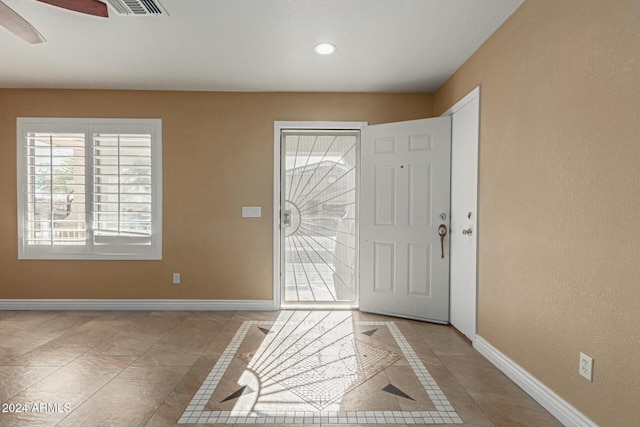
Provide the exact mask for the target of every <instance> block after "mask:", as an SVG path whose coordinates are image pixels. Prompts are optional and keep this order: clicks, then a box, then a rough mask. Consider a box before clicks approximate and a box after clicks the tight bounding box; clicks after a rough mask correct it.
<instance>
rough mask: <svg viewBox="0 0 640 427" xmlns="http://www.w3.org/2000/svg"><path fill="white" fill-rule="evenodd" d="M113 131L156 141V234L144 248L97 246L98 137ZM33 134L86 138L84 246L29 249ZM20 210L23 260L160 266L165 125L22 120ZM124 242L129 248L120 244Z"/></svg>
mask: <svg viewBox="0 0 640 427" xmlns="http://www.w3.org/2000/svg"><path fill="white" fill-rule="evenodd" d="M105 130H109V131H110V132H113V133H116V134H126V133H144V134H150V135H151V147H150V148H151V234H150V243H149V244H145V245H136V244H126V238H122V239H121V238H113V239H111V240H112V241H114V242H115V243H113V244H95V240H96V239H95V238H94V234H93V231H94V227H93V207H92V205H93V185H94V183H93V177H94V173H93V169H94V163H93V161H92V160H93V135H94V134H95V133H97V132H104V131H105ZM34 132H49V133H76V134H84V144H85V146H84V169H85V173H84V187H85V194H84V196H85V223H86V235H85V241H84V244H78V245H51V246H49V245H42V246H40V245H29V244H27V240H26V233H27V227H26V222H27V215H28V208H27V203H28V188H27V186H28V178H27V175H28V166H29V163H28V161H27V158H26V155H25V150H26V147H27V139H26V138H27V135H28V134H29V133H34ZM16 136H17V138H16V139H17V153H16V155H17V163H16V164H17V196H18V197H17V199H18V200H17V202H18V206H17V208H18V209H17V210H18V217H17V222H18V259H21V260H22V259H24V260H29V259H33V260H35V259H42V260H57V259H67V260H161V259H162V120H161V119H111V118H46V117H45V118H42V117H18V118H17V132H16ZM122 241H124V243H125V244H118V242H122Z"/></svg>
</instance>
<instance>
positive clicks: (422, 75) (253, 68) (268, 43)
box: [0, 0, 524, 92]
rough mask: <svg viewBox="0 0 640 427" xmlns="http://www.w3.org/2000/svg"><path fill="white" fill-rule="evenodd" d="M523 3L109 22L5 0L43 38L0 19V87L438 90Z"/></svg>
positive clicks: (210, 1)
mask: <svg viewBox="0 0 640 427" xmlns="http://www.w3.org/2000/svg"><path fill="white" fill-rule="evenodd" d="M523 1H524V0H159V2H160V3H161V4H162V6H164V8H165V9H166V11H167V12H168V16H159V17H157V16H123V15H119V14H117V13H116V12H115V11H114V10H113V9H112V8H110V9H109V15H110V16H109V18H106V19H105V18H97V17H93V16H88V15H82V14H78V13H75V12H70V11H67V10H63V9H59V8H56V7H53V6H50V5H47V4H44V3H40V2H36V1H26V0H4V2H5V3H6V4H7V5H8V6H10V7H11V8H12V9H14V10H15V11H16V12H18V13H20V14H21V15H22V16H23V17H24V18H25V19H26V20H27V21H29V22H30V23H31V24H32V25H33V26H35V27H36V28H37V29H38V30H39V31H40V33H41V34H42V35H43V36H44V37H45V38H46V39H47V43H44V44H39V45H29V44H27V43H25V42H24V41H22V40H21V39H19V38H17V37H16V36H14V35H13V34H11V33H9V32H8V31H6V30H5V29H4V28H2V27H0V87H5V88H44V87H46V88H100V89H157V90H206V91H327V92H346V91H349V92H433V91H434V90H436V89H437V88H438V87H440V85H441V84H442V83H444V81H445V80H446V79H447V78H448V77H449V76H450V75H451V74H453V72H454V71H455V70H456V69H457V68H458V67H459V66H460V65H461V64H462V63H463V62H464V61H465V60H466V59H467V58H469V56H471V54H472V53H473V52H474V51H475V50H476V49H477V48H478V47H479V46H480V45H481V44H482V43H483V42H484V41H485V40H486V39H487V38H488V37H489V36H490V35H491V34H492V33H493V32H494V31H495V30H496V29H497V28H498V27H499V26H500V25H501V24H502V23H503V22H504V21H505V20H506V19H507V18H508V17H509V16H510V15H511V14H512V13H513V12H514V11H515V9H517V8H518V6H520V4H521V3H522V2H523ZM321 41H330V42H332V43H334V44H335V45H336V46H337V48H338V49H337V51H336V52H335V53H334V54H333V55H330V56H318V55H316V54H315V53H314V52H313V47H314V45H315V44H316V43H318V42H321Z"/></svg>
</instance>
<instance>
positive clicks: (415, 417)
mask: <svg viewBox="0 0 640 427" xmlns="http://www.w3.org/2000/svg"><path fill="white" fill-rule="evenodd" d="M361 326H365V327H367V328H366V329H367V330H366V331H364V332H361V334H362V335H364V336H365V337H369V338H370V337H372V336H373V335H374V333H378V332H376V331H377V330H378V329H380V328H386V329H387V330H388V332H389V333H390V335H391V336H392V337H393V341H394V342H395V346H394V348H382V347H383V346H381V345H376V343H375V342H369V343H365V342H362V341H360V339H359V338H358V337H357V336H356V333H355V331H354V328H359V327H361ZM252 328H255V330H257V331H258V333H259V334H260V335H261V336H262V337H263V339H262V342H261V343H260V345H259V348H258V349H257V350H255V351H246V352H239V351H238V350H239V349H240V348H241V346H243V341H245V338H246V337H247V334H249V333H250V331H252ZM258 328H260V329H258ZM374 330H375V331H374ZM380 330H384V329H380ZM372 331H374V332H372ZM246 345H247V344H246V343H245V346H246ZM386 347H389V346H386ZM402 357H404V359H406V363H408V365H409V366H410V368H411V370H412V372H413V373H414V374H415V377H417V380H418V381H419V383H420V384H421V386H422V387H423V388H424V392H425V393H426V396H428V399H429V400H430V401H431V406H432V408H433V409H432V410H400V411H398V410H371V411H369V410H343V409H342V410H341V407H342V405H343V399H345V396H346V395H347V394H348V393H349V392H351V391H352V390H354V389H356V388H358V387H359V386H360V385H362V384H363V383H365V382H367V381H368V380H369V379H371V378H372V377H374V376H375V375H376V374H378V373H380V372H381V371H383V370H384V369H386V368H388V367H389V366H391V365H393V364H394V363H395V362H396V361H398V360H399V359H401V358H402ZM239 361H242V362H239ZM232 363H233V365H232ZM243 364H246V366H244V365H243ZM230 367H231V368H230ZM230 371H233V372H235V373H234V374H229V372H230ZM240 371H241V373H239V374H237V373H238V372H240ZM225 374H227V375H226V376H225ZM234 375H236V376H234ZM232 376H233V378H231V379H230V378H229V377H232ZM223 377H224V379H223ZM237 377H239V378H237ZM236 380H237V381H236ZM229 382H236V383H237V386H235V389H234V390H231V391H230V392H228V393H227V392H225V394H224V395H221V396H218V397H217V398H214V399H212V397H214V394H215V393H216V390H217V389H218V387H219V385H220V384H221V383H225V386H226V387H229V385H230V384H229ZM397 386H398V384H395V385H394V384H388V385H387V386H386V387H384V388H382V387H381V389H382V390H384V391H385V392H388V393H391V394H392V395H395V396H399V397H400V398H403V399H410V400H411V401H415V399H414V398H413V397H411V396H409V395H408V394H406V393H405V392H404V391H402V390H401V389H399V388H398V387H397ZM214 400H215V401H216V402H214V403H212V402H213V401H214ZM232 402H233V407H232V409H230V410H219V409H214V410H212V409H211V408H212V406H213V407H217V408H219V406H216V405H221V404H223V403H227V404H231V403H232ZM178 423H179V424H190V423H199V424H207V423H208V424H245V423H246V424H288V423H296V424H356V423H357V424H381V423H384V424H436V423H457V424H461V423H462V420H461V418H460V417H459V416H458V414H457V413H456V411H455V410H454V408H453V407H452V406H451V404H450V403H449V401H448V399H447V398H446V396H445V395H444V393H442V391H441V389H440V387H439V386H438V384H436V382H435V381H434V379H433V378H432V377H431V375H430V374H429V372H428V370H427V369H426V368H425V366H424V364H423V363H422V361H421V360H420V359H419V358H418V356H417V354H416V353H415V351H414V350H413V348H412V347H411V345H410V344H409V342H408V341H407V340H406V338H405V337H404V336H403V335H402V333H401V332H400V330H399V329H398V327H397V325H396V324H395V322H392V321H354V320H353V319H352V317H351V313H350V312H341V311H336V312H321V311H312V312H301V311H292V312H283V313H282V314H281V316H280V317H279V318H278V320H276V321H245V322H244V323H243V324H242V325H241V326H240V328H239V329H238V331H237V332H236V334H235V336H234V337H233V338H232V340H231V342H230V343H229V345H228V346H227V348H226V349H225V351H224V352H223V353H222V355H221V356H220V358H219V359H218V361H217V362H216V364H215V366H214V367H213V368H212V370H211V372H210V373H209V375H208V376H207V378H206V379H205V380H204V382H203V383H202V385H201V386H200V388H199V389H198V391H197V392H196V393H195V395H194V396H193V398H192V399H191V402H190V403H189V405H188V406H187V408H186V410H185V411H184V413H183V414H182V416H181V417H180V419H179V420H178Z"/></svg>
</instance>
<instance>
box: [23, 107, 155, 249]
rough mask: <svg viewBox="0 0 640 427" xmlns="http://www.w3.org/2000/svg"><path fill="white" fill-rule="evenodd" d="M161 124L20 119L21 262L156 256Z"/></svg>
mask: <svg viewBox="0 0 640 427" xmlns="http://www.w3.org/2000/svg"><path fill="white" fill-rule="evenodd" d="M161 143H162V142H161V121H160V120H152V119H146V120H137V119H36V118H20V119H18V153H19V155H18V186H19V188H18V206H19V208H18V211H19V224H18V238H19V242H18V252H19V258H21V259H161V257H162V251H161V245H162V224H161V206H162V205H161V197H162V188H161V185H162V179H161V167H162V159H161V156H162V149H161Z"/></svg>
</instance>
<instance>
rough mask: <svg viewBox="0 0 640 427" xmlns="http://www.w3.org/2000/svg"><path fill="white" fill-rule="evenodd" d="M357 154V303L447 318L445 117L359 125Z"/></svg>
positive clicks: (447, 161) (447, 127)
mask: <svg viewBox="0 0 640 427" xmlns="http://www.w3.org/2000/svg"><path fill="white" fill-rule="evenodd" d="M361 153H362V154H361V180H360V183H361V188H360V209H359V210H360V309H361V310H363V311H371V312H377V313H383V314H391V315H397V316H403V317H410V318H416V319H423V320H430V321H434V322H442V323H446V322H448V321H449V235H448V228H449V208H450V203H449V200H450V160H451V119H450V118H449V117H440V118H433V119H423V120H412V121H408V122H399V123H388V124H382V125H374V126H368V127H365V128H363V130H362V143H361ZM439 230H441V231H442V232H446V233H447V234H445V235H444V236H442V235H440V234H439Z"/></svg>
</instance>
